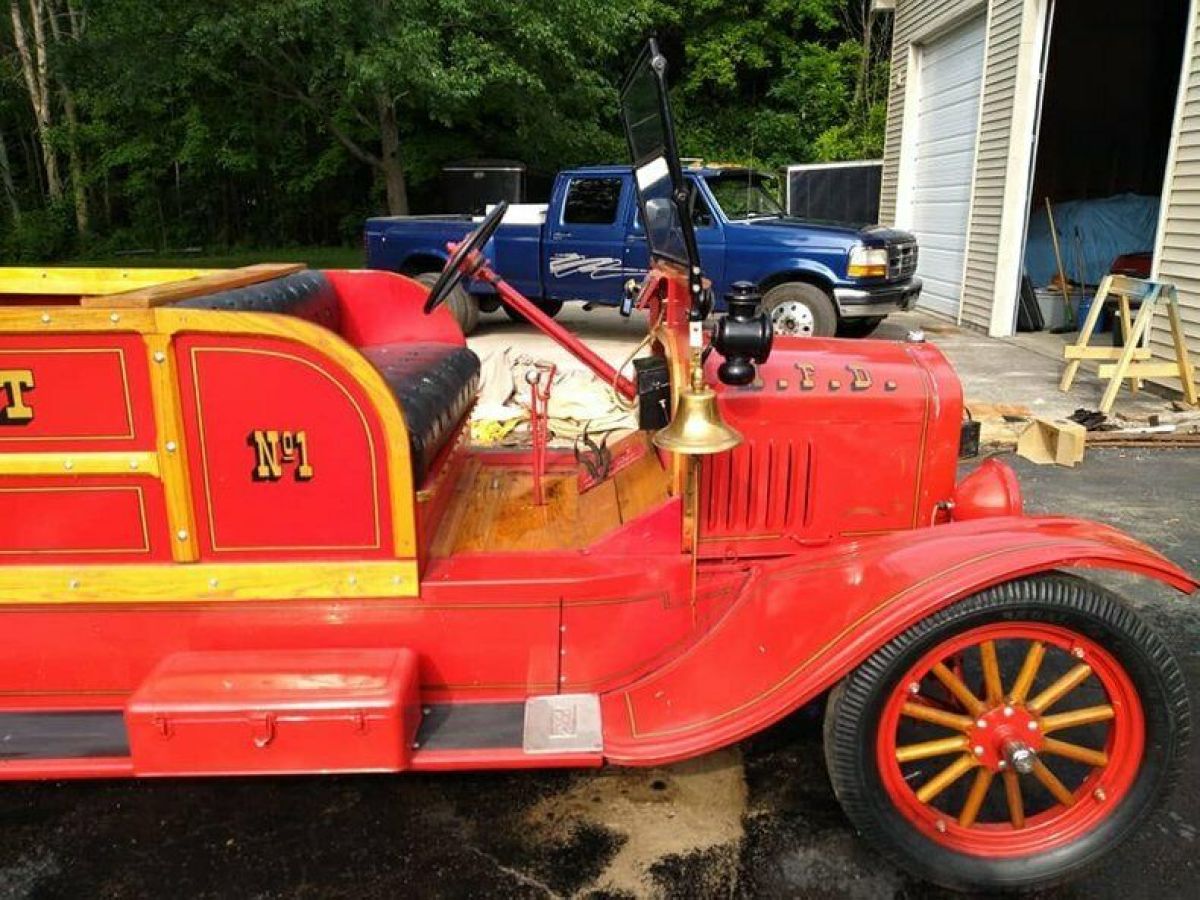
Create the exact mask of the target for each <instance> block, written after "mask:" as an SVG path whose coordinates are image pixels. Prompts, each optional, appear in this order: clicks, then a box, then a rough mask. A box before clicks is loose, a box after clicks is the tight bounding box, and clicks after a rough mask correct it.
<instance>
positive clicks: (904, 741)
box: [825, 573, 1189, 891]
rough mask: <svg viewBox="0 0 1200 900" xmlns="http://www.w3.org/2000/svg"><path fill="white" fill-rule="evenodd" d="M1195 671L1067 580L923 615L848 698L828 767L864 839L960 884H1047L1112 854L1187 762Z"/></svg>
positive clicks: (1093, 590) (933, 877) (1059, 577)
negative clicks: (1189, 684)
mask: <svg viewBox="0 0 1200 900" xmlns="http://www.w3.org/2000/svg"><path fill="white" fill-rule="evenodd" d="M1188 733H1189V711H1188V697H1187V690H1186V686H1185V684H1184V681H1183V675H1182V673H1181V672H1180V669H1179V665H1178V663H1176V661H1175V659H1174V657H1173V656H1172V655H1171V653H1170V651H1169V650H1168V649H1167V647H1166V645H1165V644H1164V643H1163V642H1162V640H1161V639H1160V638H1159V637H1158V636H1157V635H1156V634H1155V633H1154V632H1153V631H1151V630H1150V629H1149V628H1148V627H1147V626H1146V625H1145V624H1144V623H1143V622H1142V621H1141V620H1140V619H1138V617H1137V616H1136V615H1135V614H1134V613H1133V612H1132V611H1131V610H1130V609H1128V608H1127V607H1126V606H1125V605H1124V604H1123V603H1121V601H1120V599H1119V598H1118V597H1116V596H1115V595H1114V594H1112V593H1110V592H1108V591H1106V590H1104V589H1103V588H1101V587H1099V586H1098V585H1095V584H1093V583H1091V582H1089V581H1085V580H1084V579H1082V578H1077V577H1075V576H1073V575H1067V574H1064V573H1054V574H1046V575H1039V576H1034V577H1030V578H1023V579H1020V580H1016V581H1009V582H1006V583H1003V584H999V585H997V586H995V587H992V588H989V589H987V590H985V591H983V592H981V593H979V594H976V595H974V596H972V597H969V598H967V599H965V600H962V601H959V602H958V603H955V604H953V605H952V606H949V607H947V608H945V609H943V610H941V611H939V612H937V613H934V614H933V615H931V616H929V617H927V618H925V619H923V620H922V621H920V622H918V623H917V624H916V625H914V626H912V627H911V628H909V629H908V630H907V631H905V632H904V633H902V634H901V635H900V636H898V637H896V638H895V639H893V640H892V641H890V642H889V643H887V644H886V645H884V646H883V647H882V648H881V649H879V650H878V651H876V652H875V653H874V654H873V655H872V656H871V657H870V658H868V659H867V660H866V661H865V662H863V663H862V664H861V665H860V666H859V667H858V668H857V669H856V670H854V671H853V672H852V673H851V674H850V675H849V676H847V678H846V679H845V680H844V681H843V682H842V683H841V684H840V685H838V687H837V688H836V689H835V690H834V691H833V693H832V694H831V696H830V700H829V705H828V707H827V711H826V717H825V759H826V763H827V765H828V767H829V775H830V780H831V781H832V782H833V789H834V793H835V794H836V795H837V797H838V800H839V801H840V802H841V804H842V808H843V809H844V810H845V811H846V815H847V817H848V818H849V819H850V821H851V822H852V823H853V825H854V826H855V828H856V829H857V830H858V831H859V833H860V834H861V835H862V836H863V837H864V838H865V839H866V840H868V841H869V842H871V843H873V844H874V845H875V846H876V847H877V848H878V849H879V850H880V851H881V852H882V853H883V854H885V855H886V856H887V857H888V858H890V859H891V860H892V861H893V862H895V863H896V864H897V865H900V866H903V867H904V868H906V869H908V870H909V871H911V872H913V873H915V874H916V875H918V876H920V877H921V878H924V879H927V880H929V881H932V882H935V883H937V884H940V885H943V886H945V887H949V888H952V889H956V890H964V889H969V890H981V889H982V890H988V891H994V890H1003V891H1022V890H1030V889H1034V888H1045V887H1050V886H1051V885H1054V884H1058V883H1060V882H1062V881H1065V880H1067V879H1070V878H1075V877H1077V876H1078V875H1079V874H1081V873H1082V872H1084V871H1086V870H1087V869H1090V868H1092V867H1093V866H1095V865H1097V864H1099V863H1101V862H1103V861H1105V860H1106V859H1109V858H1111V854H1112V852H1113V851H1114V850H1115V849H1116V848H1117V847H1118V846H1119V845H1120V844H1122V843H1123V842H1124V841H1125V840H1126V839H1127V838H1128V837H1129V836H1130V835H1131V834H1132V833H1133V832H1134V831H1135V830H1136V829H1137V828H1138V826H1139V825H1141V824H1142V823H1143V822H1144V821H1145V820H1146V818H1147V817H1148V816H1149V815H1150V814H1151V813H1152V812H1153V811H1154V809H1155V807H1156V806H1157V804H1158V802H1159V800H1160V799H1161V798H1162V796H1163V793H1164V792H1165V790H1166V789H1167V788H1168V787H1169V785H1170V784H1171V782H1172V781H1173V780H1174V779H1175V777H1176V776H1177V774H1178V771H1179V767H1180V765H1181V764H1182V762H1183V759H1184V758H1185V756H1186V748H1187V743H1188V741H1187V739H1188Z"/></svg>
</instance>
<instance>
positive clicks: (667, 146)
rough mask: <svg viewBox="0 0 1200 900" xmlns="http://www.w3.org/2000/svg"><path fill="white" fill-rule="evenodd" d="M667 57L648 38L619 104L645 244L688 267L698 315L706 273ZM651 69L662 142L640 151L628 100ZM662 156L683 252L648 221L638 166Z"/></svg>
mask: <svg viewBox="0 0 1200 900" xmlns="http://www.w3.org/2000/svg"><path fill="white" fill-rule="evenodd" d="M666 72H667V60H666V57H664V56H663V55H662V54H661V53H659V50H658V42H657V41H655V40H654V38H651V39H650V40H649V41H647V42H646V46H645V47H644V48H643V49H642V52H641V53H640V54H639V55H638V58H637V61H636V62H635V63H634V64H633V67H632V68H631V69H630V70H629V72H628V74H627V75H626V76H625V80H624V81H623V82H622V84H621V92H620V106H621V123H622V126H623V128H624V131H625V140H626V143H627V144H628V147H629V158H630V162H631V165H632V167H633V184H634V193H635V194H636V196H637V203H638V212H639V214H640V219H641V222H642V223H643V224H642V231H643V234H645V235H646V246H647V249H648V250H649V251H650V258H651V262H653V260H654V259H655V258H658V259H661V260H665V261H667V262H670V263H674V264H676V265H679V266H683V267H684V268H685V269H686V272H687V276H688V282H689V295H690V297H691V300H692V305H691V310H692V313H693V315H698V313H699V310H700V308H701V305H700V297H701V294H702V288H703V276H702V273H701V271H700V253H699V250H698V248H697V245H696V233H695V231H694V229H693V228H692V219H691V193H692V190H694V188H692V189H689V185H688V182H687V180H686V179H685V178H684V174H683V165H682V163H681V162H680V159H679V147H678V144H677V142H676V138H675V122H674V119H673V118H672V116H671V105H670V100H669V98H668V96H667V80H666ZM647 73H649V75H650V77H652V78H653V81H654V89H655V95H656V97H655V99H656V101H657V110H656V112H657V113H658V117H659V119H660V121H661V125H662V128H661V132H662V134H661V137H662V142H661V146H656V147H653V148H650V149H649V150H648V151H646V152H643V153H641V154H639V153H638V150H637V142H636V140H635V137H634V132H633V123H632V122H631V121H630V116H629V114H628V111H629V108H630V107H629V104H628V103H627V99H628V97H629V96H630V92H631V90H632V89H633V88H634V86H635V84H637V82H638V81H639V79H640V78H642V77H644V76H646V74H647ZM659 158H661V159H662V160H663V161H664V162H665V163H666V167H667V175H668V177H669V178H670V183H671V202H672V204H673V205H674V207H675V219H676V223H677V225H678V228H679V234H680V238H681V244H682V247H683V256H682V257H681V256H678V255H675V254H674V253H671V252H666V251H664V249H663V248H662V247H656V246H655V244H654V241H653V240H652V238H651V229H650V228H648V227H647V225H646V223H648V222H649V221H651V220H650V218H649V216H648V215H647V210H646V197H645V196H644V194H643V192H642V187H641V185H640V184H639V183H638V170H639V169H641V168H642V167H643V166H646V165H647V164H649V163H654V162H655V161H656V160H658V159H659Z"/></svg>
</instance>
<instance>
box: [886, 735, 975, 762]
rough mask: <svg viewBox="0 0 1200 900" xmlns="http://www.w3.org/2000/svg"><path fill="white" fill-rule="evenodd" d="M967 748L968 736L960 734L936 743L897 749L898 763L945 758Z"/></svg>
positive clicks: (911, 745)
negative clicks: (938, 757)
mask: <svg viewBox="0 0 1200 900" xmlns="http://www.w3.org/2000/svg"><path fill="white" fill-rule="evenodd" d="M966 748H967V736H966V735H965V734H960V735H957V736H955V737H948V738H941V739H940V740H936V741H925V742H924V743H921V744H909V745H908V746H906V747H897V748H896V762H902V763H905V762H913V761H914V760H918V759H929V758H930V757H933V756H945V755H946V754H947V753H954V752H955V751H956V750H965V749H966Z"/></svg>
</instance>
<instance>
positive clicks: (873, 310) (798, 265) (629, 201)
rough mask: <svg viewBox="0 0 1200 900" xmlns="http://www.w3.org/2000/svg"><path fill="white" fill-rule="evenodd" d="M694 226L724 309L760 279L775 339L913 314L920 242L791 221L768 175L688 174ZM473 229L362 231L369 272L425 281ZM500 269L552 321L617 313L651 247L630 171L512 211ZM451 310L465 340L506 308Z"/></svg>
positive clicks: (478, 294) (466, 304)
mask: <svg viewBox="0 0 1200 900" xmlns="http://www.w3.org/2000/svg"><path fill="white" fill-rule="evenodd" d="M686 174H687V179H688V182H689V184H690V185H691V186H692V190H693V196H692V201H693V211H692V217H693V222H694V223H695V226H696V229H695V230H696V240H697V243H698V245H699V248H700V256H701V259H702V260H703V263H704V274H705V275H706V276H707V277H708V278H710V279H712V282H713V292H714V294H715V296H716V298H717V308H718V309H720V308H722V305H723V303H722V299H721V298H722V297H724V295H725V291H726V287H727V286H728V285H730V284H733V283H734V282H736V281H751V282H753V283H755V284H757V285H758V287H759V289H760V290H761V291H762V293H763V304H764V307H765V308H766V309H768V310H769V311H770V313H771V318H772V320H773V322H774V324H775V329H776V333H778V334H794V335H816V336H822V337H824V336H832V335H834V334H839V335H843V336H846V337H861V336H865V335H867V334H869V333H870V332H871V331H873V330H874V329H875V327H876V326H877V325H878V324H879V323H880V322H882V321H883V319H884V317H885V316H886V315H887V314H888V313H890V312H893V311H895V310H898V309H908V308H910V307H911V306H912V304H913V303H914V302H916V299H917V295H918V294H919V293H920V291H921V282H920V280H919V279H918V278H916V277H915V274H914V273H915V272H916V268H917V242H916V238H914V237H913V236H912V235H911V234H908V233H907V232H903V231H896V230H894V229H890V228H884V227H881V226H875V225H873V226H866V227H859V226H856V225H838V224H825V223H818V222H810V221H805V220H802V219H794V218H789V217H788V216H787V215H786V214H785V213H784V211H783V209H782V208H781V207H780V205H779V203H778V201H777V200H776V199H775V196H776V195H775V193H774V187H773V182H774V179H773V178H771V177H770V176H768V175H764V174H762V173H759V172H756V171H753V170H751V169H745V168H733V167H717V166H704V165H696V166H692V167H690V168H688V169H687V170H686ZM474 227H475V222H474V221H473V220H472V218H471V217H470V216H385V217H379V218H372V219H368V220H367V225H366V234H365V244H366V253H367V266H368V267H369V268H373V269H388V270H390V271H393V272H402V273H404V274H406V275H411V276H414V277H423V278H425V279H429V278H431V277H432V274H433V273H436V272H438V271H440V270H441V268H442V266H443V265H444V263H445V261H446V256H447V251H446V244H447V242H450V241H459V240H461V239H462V238H463V236H464V235H466V234H467V232H469V231H471V229H472V228H474ZM487 254H488V257H489V260H490V262H491V263H492V266H493V268H494V269H495V270H496V271H497V272H499V273H500V274H501V275H502V276H503V277H504V278H505V280H507V281H508V282H509V283H510V284H512V285H513V286H514V287H515V288H516V289H517V290H519V291H520V292H521V293H523V294H525V295H526V296H527V297H530V298H535V300H536V302H538V303H539V305H541V306H542V308H543V309H545V310H546V311H547V312H548V313H550V314H551V315H553V314H555V313H556V312H557V311H558V310H559V309H561V308H562V304H563V302H564V301H569V300H578V301H583V302H584V303H588V304H593V305H618V304H620V303H621V301H622V299H623V297H624V294H625V290H626V287H625V285H626V283H627V282H628V281H629V280H630V279H634V280H636V281H640V280H641V278H642V276H643V275H645V273H646V269H647V265H648V256H647V252H646V237H645V233H644V231H643V230H642V227H641V223H640V221H639V214H638V208H637V200H636V194H635V191H634V185H633V175H632V172H631V170H630V169H629V168H628V167H627V166H591V167H587V168H580V169H570V170H568V171H565V172H561V173H559V175H558V177H557V179H556V180H555V183H554V188H553V191H552V193H551V195H550V202H549V204H548V205H532V204H529V205H519V206H515V207H511V208H510V210H509V212H508V214H507V215H506V216H505V220H504V224H503V225H501V226H500V230H499V231H498V232H497V233H496V236H495V238H493V240H492V242H491V243H490V244H489V246H488V248H487ZM456 290H457V294H456V296H452V297H451V298H450V300H449V305H450V307H451V309H452V310H454V312H455V315H456V316H457V317H458V319H459V322H460V324H461V325H462V326H463V330H464V331H465V332H470V331H471V330H472V329H473V328H474V327H475V324H476V323H477V322H478V319H479V313H480V311H483V312H491V311H493V310H495V309H496V308H497V307H498V306H499V302H498V300H497V299H496V297H495V295H494V294H492V293H490V292H488V291H487V288H486V286H484V285H481V284H478V283H475V284H471V285H464V286H460V287H459V288H458V289H456Z"/></svg>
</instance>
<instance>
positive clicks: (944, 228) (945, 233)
mask: <svg viewBox="0 0 1200 900" xmlns="http://www.w3.org/2000/svg"><path fill="white" fill-rule="evenodd" d="M985 24H986V23H985V19H984V18H983V17H980V18H978V19H975V20H972V21H971V22H969V23H967V24H966V25H963V26H961V27H959V28H957V29H955V30H954V31H952V32H951V33H949V34H947V35H946V36H945V37H942V38H939V39H938V40H936V41H931V42H930V43H929V44H927V45H926V46H925V49H924V51H923V52H922V53H921V62H920V73H919V76H918V77H919V79H920V80H919V82H918V91H919V100H918V105H917V139H916V148H915V151H916V152H915V156H914V159H913V165H914V170H913V172H914V176H913V182H912V184H913V190H912V199H913V208H912V220H911V221H912V230H913V232H914V233H915V234H916V235H917V240H918V243H919V246H920V248H921V255H920V260H919V264H918V268H917V274H918V275H920V276H921V278H922V279H923V280H924V282H925V287H924V290H922V291H921V302H920V305H921V306H924V307H926V308H927V309H930V310H932V311H934V312H940V313H944V314H946V315H950V316H957V315H958V307H959V302H960V300H961V296H962V279H963V262H964V254H965V252H966V245H967V216H968V215H969V213H970V208H971V181H972V175H973V173H974V168H975V141H976V138H977V137H978V131H979V90H980V85H981V83H982V81H983V42H984V41H983V39H984V31H985Z"/></svg>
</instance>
